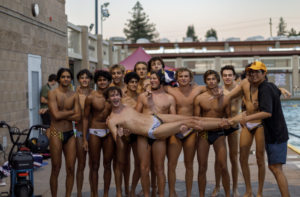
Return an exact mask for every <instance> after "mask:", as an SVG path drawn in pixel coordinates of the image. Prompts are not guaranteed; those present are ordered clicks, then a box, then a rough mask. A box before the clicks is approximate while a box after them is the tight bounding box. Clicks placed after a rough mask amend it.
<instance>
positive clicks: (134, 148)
mask: <svg viewBox="0 0 300 197" xmlns="http://www.w3.org/2000/svg"><path fill="white" fill-rule="evenodd" d="M131 147H132V152H133V157H134V171H133V175H132V183H131V190H130V197H135V189H136V186H137V184H138V181H139V179H140V177H141V171H140V159H139V157H138V153H137V141H135V142H134V143H132V145H131Z"/></svg>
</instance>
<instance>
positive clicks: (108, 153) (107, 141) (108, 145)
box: [102, 134, 122, 197]
mask: <svg viewBox="0 0 300 197" xmlns="http://www.w3.org/2000/svg"><path fill="white" fill-rule="evenodd" d="M102 150H103V167H104V174H103V179H104V194H103V196H104V197H108V191H109V187H110V181H111V163H112V159H113V156H114V152H115V142H114V140H113V138H112V135H111V134H109V135H108V136H106V137H105V138H104V139H103V146H102ZM121 179H122V174H121Z"/></svg>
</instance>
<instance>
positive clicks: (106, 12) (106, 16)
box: [101, 3, 109, 38]
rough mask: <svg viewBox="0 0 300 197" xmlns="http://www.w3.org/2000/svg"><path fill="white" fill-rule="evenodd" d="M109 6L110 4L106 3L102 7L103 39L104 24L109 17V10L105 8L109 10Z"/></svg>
mask: <svg viewBox="0 0 300 197" xmlns="http://www.w3.org/2000/svg"><path fill="white" fill-rule="evenodd" d="M108 5H109V3H104V4H103V5H101V35H102V38H103V26H102V22H103V21H105V20H106V18H108V17H109V13H108V9H103V8H107V6H108Z"/></svg>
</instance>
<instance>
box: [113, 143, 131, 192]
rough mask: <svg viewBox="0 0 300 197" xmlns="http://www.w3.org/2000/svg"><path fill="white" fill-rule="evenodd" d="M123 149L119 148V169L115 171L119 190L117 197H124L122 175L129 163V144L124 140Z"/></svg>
mask: <svg viewBox="0 0 300 197" xmlns="http://www.w3.org/2000/svg"><path fill="white" fill-rule="evenodd" d="M122 141H123V148H120V147H117V151H116V152H117V168H116V170H115V180H116V188H117V197H122V174H123V173H124V170H125V166H126V163H127V148H128V146H129V143H128V142H127V141H126V140H125V139H124V138H122Z"/></svg>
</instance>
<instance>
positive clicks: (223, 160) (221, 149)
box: [213, 136, 230, 197]
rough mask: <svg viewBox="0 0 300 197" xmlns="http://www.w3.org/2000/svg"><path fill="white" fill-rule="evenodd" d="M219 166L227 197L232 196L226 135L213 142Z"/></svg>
mask: <svg viewBox="0 0 300 197" xmlns="http://www.w3.org/2000/svg"><path fill="white" fill-rule="evenodd" d="M213 146H214V150H215V153H216V155H217V160H218V164H219V168H220V170H221V175H222V185H223V188H224V190H225V195H226V197H229V196H230V176H229V172H228V167H227V150H226V143H225V136H222V137H219V138H218V139H217V140H216V141H215V143H214V144H213Z"/></svg>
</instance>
